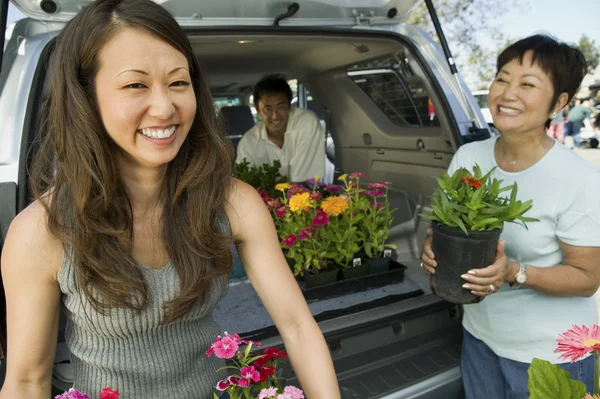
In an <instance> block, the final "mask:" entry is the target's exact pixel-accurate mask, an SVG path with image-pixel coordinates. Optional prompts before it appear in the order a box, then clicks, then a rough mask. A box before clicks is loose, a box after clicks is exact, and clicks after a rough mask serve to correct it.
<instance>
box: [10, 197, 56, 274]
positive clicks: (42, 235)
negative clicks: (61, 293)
mask: <svg viewBox="0 0 600 399" xmlns="http://www.w3.org/2000/svg"><path fill="white" fill-rule="evenodd" d="M47 220H48V214H47V212H46V208H45V207H44V205H43V204H42V203H41V200H37V201H34V202H33V203H31V204H30V205H29V206H27V207H26V208H25V209H23V210H22V211H21V212H19V214H18V215H17V216H16V217H15V218H14V220H13V221H12V223H11V224H10V226H9V228H8V233H7V236H6V241H5V243H4V247H3V249H2V267H3V268H4V267H10V264H11V262H10V261H6V262H5V260H7V259H11V260H12V259H19V258H20V259H23V261H22V262H20V263H21V265H24V264H25V263H27V264H29V265H31V266H34V267H39V268H40V272H41V271H46V272H49V273H52V275H53V276H56V275H57V274H58V269H59V268H60V264H61V261H62V255H63V246H62V243H61V241H60V240H58V239H57V238H56V237H54V236H53V235H52V234H51V233H50V231H49V230H48V224H47ZM26 259H27V260H26Z"/></svg>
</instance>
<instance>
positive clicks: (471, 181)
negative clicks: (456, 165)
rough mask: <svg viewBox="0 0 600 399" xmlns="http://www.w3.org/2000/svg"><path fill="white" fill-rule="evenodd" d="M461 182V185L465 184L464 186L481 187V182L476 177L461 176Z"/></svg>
mask: <svg viewBox="0 0 600 399" xmlns="http://www.w3.org/2000/svg"><path fill="white" fill-rule="evenodd" d="M461 180H462V181H463V184H464V183H466V184H468V185H469V186H471V187H475V188H480V187H481V182H480V181H479V179H477V178H476V177H466V176H463V177H462V178H461Z"/></svg>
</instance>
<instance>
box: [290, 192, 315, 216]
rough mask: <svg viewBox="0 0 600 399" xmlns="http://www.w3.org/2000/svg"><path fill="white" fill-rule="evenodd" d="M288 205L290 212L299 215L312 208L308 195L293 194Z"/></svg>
mask: <svg viewBox="0 0 600 399" xmlns="http://www.w3.org/2000/svg"><path fill="white" fill-rule="evenodd" d="M289 205H290V210H291V211H292V212H296V213H300V212H302V211H305V210H307V209H310V207H311V206H312V199H311V198H310V194H309V193H299V194H294V195H293V196H292V198H290V202H289Z"/></svg>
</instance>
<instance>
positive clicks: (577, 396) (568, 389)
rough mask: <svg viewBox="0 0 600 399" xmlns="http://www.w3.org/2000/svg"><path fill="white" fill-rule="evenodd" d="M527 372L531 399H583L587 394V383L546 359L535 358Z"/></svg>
mask: <svg viewBox="0 0 600 399" xmlns="http://www.w3.org/2000/svg"><path fill="white" fill-rule="evenodd" d="M527 374H528V375H529V380H528V381H527V388H528V389H529V394H530V396H529V399H554V398H556V399H581V398H583V396H584V395H585V394H586V386H585V384H583V383H581V382H579V381H575V380H572V379H571V378H569V376H570V374H569V373H568V372H567V371H564V370H563V369H561V368H560V367H559V366H557V365H556V364H552V363H550V362H548V361H546V360H540V359H533V361H532V362H531V365H530V366H529V369H528V370H527Z"/></svg>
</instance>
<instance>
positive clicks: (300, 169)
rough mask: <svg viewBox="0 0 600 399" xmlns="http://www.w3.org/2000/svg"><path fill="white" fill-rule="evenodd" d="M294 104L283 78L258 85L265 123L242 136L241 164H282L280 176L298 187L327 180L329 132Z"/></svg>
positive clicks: (258, 102) (256, 102)
mask: <svg viewBox="0 0 600 399" xmlns="http://www.w3.org/2000/svg"><path fill="white" fill-rule="evenodd" d="M291 103H292V90H291V89H290V86H289V85H288V83H287V81H286V79H285V78H284V77H283V76H282V75H267V76H265V77H263V78H262V79H261V80H260V81H259V82H258V83H257V84H256V85H255V87H254V106H255V107H256V110H257V112H258V115H260V119H261V122H260V123H258V124H256V125H255V126H254V127H252V128H251V129H250V130H249V131H248V132H246V133H245V134H244V135H243V136H242V139H241V140H240V142H239V144H238V147H237V159H236V162H237V163H239V162H241V161H242V160H244V159H246V160H247V161H248V162H249V163H250V164H251V165H254V166H260V165H262V164H264V163H272V162H273V161H275V160H279V162H281V169H280V173H281V174H282V175H284V176H287V177H288V179H289V180H290V181H292V182H297V183H299V182H304V181H306V180H308V179H312V178H314V177H315V176H320V177H323V176H325V131H324V129H323V127H322V126H321V124H320V123H319V119H318V118H317V117H316V115H315V114H314V113H313V112H312V111H309V110H306V109H300V108H292V106H291Z"/></svg>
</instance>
